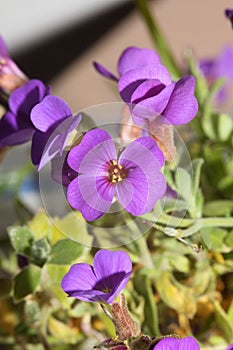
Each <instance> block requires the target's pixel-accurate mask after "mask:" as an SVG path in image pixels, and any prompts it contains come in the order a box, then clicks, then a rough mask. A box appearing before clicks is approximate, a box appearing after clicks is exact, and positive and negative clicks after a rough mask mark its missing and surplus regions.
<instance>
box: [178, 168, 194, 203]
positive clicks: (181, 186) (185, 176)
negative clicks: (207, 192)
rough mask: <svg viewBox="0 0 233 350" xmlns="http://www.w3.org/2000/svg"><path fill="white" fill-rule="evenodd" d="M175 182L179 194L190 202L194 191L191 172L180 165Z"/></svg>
mask: <svg viewBox="0 0 233 350" xmlns="http://www.w3.org/2000/svg"><path fill="white" fill-rule="evenodd" d="M175 182H176V187H177V190H178V193H179V195H180V196H181V197H182V198H184V199H185V200H186V201H187V202H189V200H190V198H191V193H192V181H191V176H190V174H189V173H188V172H187V171H186V170H185V169H183V168H180V167H178V168H177V169H176V173H175Z"/></svg>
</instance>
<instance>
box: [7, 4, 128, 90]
mask: <svg viewBox="0 0 233 350" xmlns="http://www.w3.org/2000/svg"><path fill="white" fill-rule="evenodd" d="M134 8H135V5H134V3H133V2H127V3H121V4H117V3H116V4H115V5H114V6H113V7H112V8H111V9H109V10H107V11H104V12H102V13H100V14H98V15H97V16H93V17H92V18H89V19H87V20H85V21H82V22H79V23H77V25H75V26H72V27H71V28H68V29H67V30H66V31H64V32H58V34H56V35H54V36H51V37H48V38H47V39H46V40H45V41H43V42H40V43H39V44H36V45H34V46H31V47H29V48H28V49H26V50H24V51H22V52H15V53H14V54H13V55H12V56H13V59H14V60H15V61H16V62H17V64H18V65H19V67H20V68H21V69H22V70H23V71H24V72H25V73H26V74H27V75H28V76H29V77H33V78H38V79H41V80H43V81H44V82H45V83H47V82H48V81H49V80H51V79H52V78H53V77H54V76H55V75H56V74H58V73H59V72H60V71H61V70H62V69H63V68H64V67H65V66H67V65H68V64H69V63H70V62H71V61H72V60H74V59H76V58H77V57H78V56H79V55H80V54H82V53H83V52H84V51H85V50H86V49H87V48H88V47H89V46H91V45H92V44H93V43H94V42H95V41H97V40H98V39H99V38H100V37H101V36H103V35H104V34H105V33H106V32H107V31H109V30H110V29H112V28H113V27H114V26H115V25H116V24H118V23H119V22H120V21H121V20H122V19H123V18H125V17H126V16H127V15H128V14H129V13H131V12H132V11H133V9H134Z"/></svg>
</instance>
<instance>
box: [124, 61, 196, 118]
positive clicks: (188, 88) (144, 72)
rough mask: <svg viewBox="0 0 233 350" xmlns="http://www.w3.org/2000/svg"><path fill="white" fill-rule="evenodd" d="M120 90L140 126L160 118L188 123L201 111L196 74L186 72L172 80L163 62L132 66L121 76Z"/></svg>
mask: <svg viewBox="0 0 233 350" xmlns="http://www.w3.org/2000/svg"><path fill="white" fill-rule="evenodd" d="M118 89H119V93H120V95H121V98H122V99H123V101H125V102H126V103H128V104H129V107H130V109H131V113H132V117H133V121H134V123H135V124H137V125H143V124H144V123H145V122H147V121H153V120H154V119H156V118H157V117H159V119H160V120H161V121H162V122H164V123H170V124H172V125H179V124H186V123H188V122H189V121H191V120H192V119H193V118H194V117H195V115H196V114H197V111H198V104H197V100H196V98H195V96H194V90H195V79H194V77H193V76H191V75H186V76H184V77H183V78H181V79H180V80H178V81H177V82H172V80H171V77H170V74H169V72H168V70H167V68H166V67H165V66H163V65H161V64H153V65H147V66H145V67H143V68H135V69H131V70H130V71H128V72H126V73H125V74H124V75H122V77H121V78H120V80H119V83H118Z"/></svg>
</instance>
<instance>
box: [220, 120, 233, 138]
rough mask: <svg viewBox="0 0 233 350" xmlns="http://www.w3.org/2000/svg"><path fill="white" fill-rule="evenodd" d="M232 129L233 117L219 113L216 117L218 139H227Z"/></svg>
mask: <svg viewBox="0 0 233 350" xmlns="http://www.w3.org/2000/svg"><path fill="white" fill-rule="evenodd" d="M232 131H233V119H232V117H231V116H229V115H228V114H223V113H222V114H220V115H219V118H218V139H219V140H220V141H223V142H224V141H227V140H228V139H229V138H230V136H231V134H232Z"/></svg>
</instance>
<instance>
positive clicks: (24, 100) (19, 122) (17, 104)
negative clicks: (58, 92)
mask: <svg viewBox="0 0 233 350" xmlns="http://www.w3.org/2000/svg"><path fill="white" fill-rule="evenodd" d="M49 93H50V89H49V88H48V87H47V86H45V85H44V84H43V83H42V82H41V81H40V80H29V81H28V82H27V83H26V84H24V85H23V86H21V87H19V88H17V89H16V90H14V91H13V92H12V94H11V95H10V97H9V102H8V104H9V111H8V112H6V113H5V114H4V116H3V117H2V119H1V120H0V147H6V146H13V145H18V144H21V143H24V142H27V141H29V140H30V139H31V138H32V136H33V134H34V131H35V127H34V125H33V123H32V122H31V119H30V113H31V110H32V108H33V107H34V106H35V105H37V104H38V103H40V102H41V101H42V100H43V98H44V97H45V96H46V95H48V94H49Z"/></svg>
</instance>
